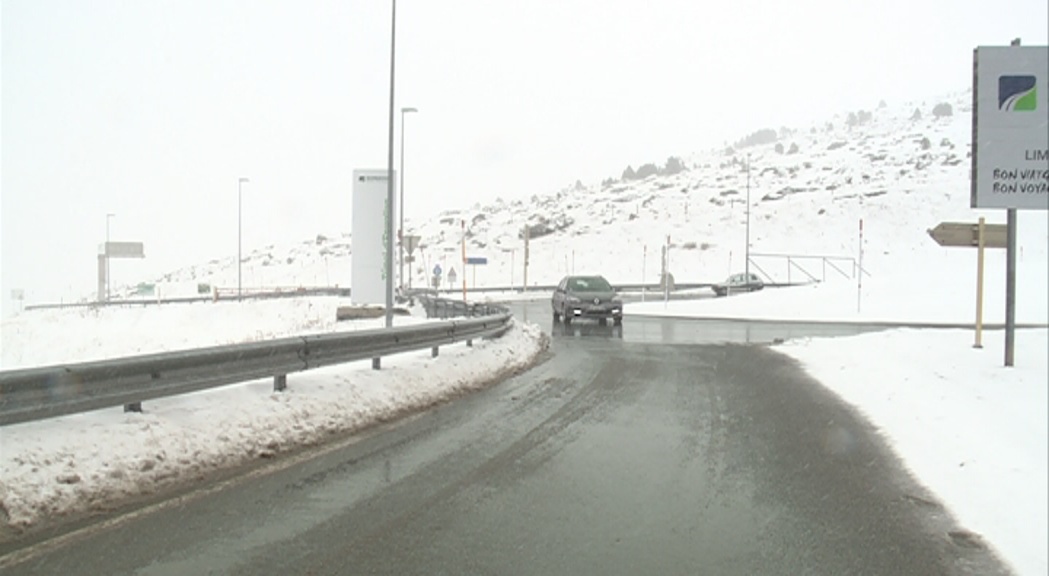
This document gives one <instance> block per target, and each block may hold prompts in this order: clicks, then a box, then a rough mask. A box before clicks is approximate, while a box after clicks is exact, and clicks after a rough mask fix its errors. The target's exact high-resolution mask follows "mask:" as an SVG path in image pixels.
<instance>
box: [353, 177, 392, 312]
mask: <svg viewBox="0 0 1049 576" xmlns="http://www.w3.org/2000/svg"><path fill="white" fill-rule="evenodd" d="M389 176H390V174H389V172H388V171H387V170H383V169H378V170H354V171H353V213H352V214H351V226H352V233H353V246H352V249H353V255H352V256H351V257H350V299H351V300H352V302H353V303H354V304H384V303H385V302H386V221H387V206H386V198H387V194H388V191H389V190H388V187H389Z"/></svg>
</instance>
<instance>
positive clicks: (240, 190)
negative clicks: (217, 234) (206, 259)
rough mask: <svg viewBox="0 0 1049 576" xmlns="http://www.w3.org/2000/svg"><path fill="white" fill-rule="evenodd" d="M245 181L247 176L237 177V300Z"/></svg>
mask: <svg viewBox="0 0 1049 576" xmlns="http://www.w3.org/2000/svg"><path fill="white" fill-rule="evenodd" d="M245 182H248V179H247V178H238V179H237V300H238V301H239V300H240V290H241V283H240V280H241V274H240V261H241V257H240V247H241V241H240V240H241V228H242V227H241V223H242V218H241V212H242V210H241V208H242V206H243V204H244V201H243V198H244V194H243V193H244V188H243V186H244V183H245Z"/></svg>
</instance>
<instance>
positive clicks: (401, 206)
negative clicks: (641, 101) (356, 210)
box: [397, 107, 419, 288]
mask: <svg viewBox="0 0 1049 576" xmlns="http://www.w3.org/2000/svg"><path fill="white" fill-rule="evenodd" d="M418 111H419V110H418V109H416V108H411V107H405V108H401V185H400V189H401V198H400V203H399V204H398V205H397V206H398V208H399V211H400V213H401V227H400V228H399V230H400V231H399V232H398V233H397V243H398V244H399V245H400V259H401V271H400V275H399V276H397V279H398V280H399V281H400V283H401V287H402V288H403V287H404V115H405V113H408V112H418Z"/></svg>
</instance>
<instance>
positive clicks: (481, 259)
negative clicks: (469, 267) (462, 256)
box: [466, 256, 488, 265]
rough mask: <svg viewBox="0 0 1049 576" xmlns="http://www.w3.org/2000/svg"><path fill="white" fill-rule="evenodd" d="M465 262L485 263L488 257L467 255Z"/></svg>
mask: <svg viewBox="0 0 1049 576" xmlns="http://www.w3.org/2000/svg"><path fill="white" fill-rule="evenodd" d="M466 263H467V264H473V265H477V264H487V263H488V259H487V258H485V257H484V256H469V257H467V258H466Z"/></svg>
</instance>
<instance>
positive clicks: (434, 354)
mask: <svg viewBox="0 0 1049 576" xmlns="http://www.w3.org/2000/svg"><path fill="white" fill-rule="evenodd" d="M430 357H431V358H436V357H437V346H434V347H433V348H431V349H430Z"/></svg>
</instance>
